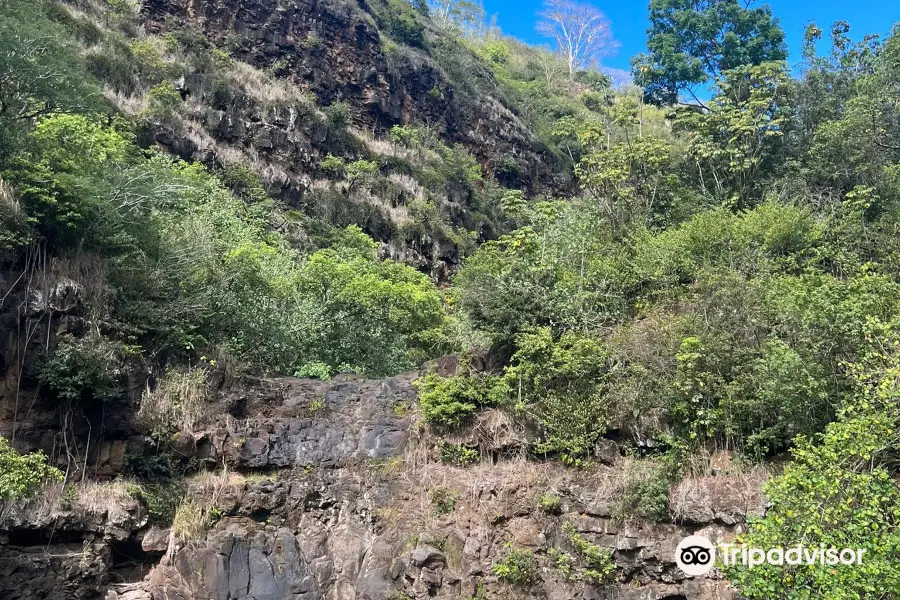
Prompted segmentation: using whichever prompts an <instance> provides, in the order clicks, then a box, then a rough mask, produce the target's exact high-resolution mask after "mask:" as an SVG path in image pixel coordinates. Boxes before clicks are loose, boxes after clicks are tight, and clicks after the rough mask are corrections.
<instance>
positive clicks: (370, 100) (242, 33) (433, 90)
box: [143, 0, 551, 185]
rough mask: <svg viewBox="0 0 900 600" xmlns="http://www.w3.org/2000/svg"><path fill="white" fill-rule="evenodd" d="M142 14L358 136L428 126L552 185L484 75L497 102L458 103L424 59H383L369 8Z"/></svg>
mask: <svg viewBox="0 0 900 600" xmlns="http://www.w3.org/2000/svg"><path fill="white" fill-rule="evenodd" d="M143 14H144V15H145V17H146V19H147V27H148V28H149V29H150V30H151V31H157V32H159V31H164V30H165V29H166V28H167V27H168V26H170V25H173V24H178V25H179V26H180V25H183V24H184V23H185V22H186V23H187V24H190V25H194V26H196V27H199V28H200V29H201V30H202V31H203V33H204V35H205V36H206V37H207V38H208V39H210V40H213V41H214V42H215V43H216V44H217V45H219V46H220V47H230V51H231V53H232V54H233V55H234V56H235V57H236V58H238V59H240V60H242V61H245V62H248V63H250V64H253V65H254V66H256V67H259V68H264V69H270V70H273V71H274V72H276V73H277V74H278V75H279V76H280V77H283V78H286V79H289V80H290V81H291V82H293V83H296V84H299V85H300V86H302V87H303V88H304V89H308V90H310V91H311V92H312V93H313V94H315V96H316V98H317V100H318V102H319V104H322V105H329V104H332V103H333V102H336V101H346V102H348V103H349V104H350V106H351V107H352V108H353V110H354V113H355V117H356V119H357V122H358V124H359V125H360V128H361V129H364V130H365V129H369V130H371V129H373V128H375V129H382V130H383V129H384V128H389V127H390V126H391V125H396V124H406V123H411V122H414V123H420V124H427V125H428V126H430V127H432V128H434V129H435V130H436V131H437V132H438V133H439V134H440V135H441V136H442V137H444V138H445V139H446V140H447V141H448V142H460V143H463V144H465V145H466V146H467V147H468V148H469V149H470V150H471V151H472V152H473V153H474V154H475V155H476V156H478V157H479V158H480V159H481V160H482V163H483V164H484V166H485V167H487V170H488V171H489V172H491V171H493V169H494V168H495V167H496V166H497V165H498V164H500V162H501V160H502V159H507V160H514V161H516V162H518V163H519V164H520V165H521V172H522V173H523V174H524V178H525V180H524V181H523V183H525V184H526V185H533V184H539V183H542V182H543V183H547V181H548V179H549V177H550V175H551V173H550V171H549V168H550V165H549V163H548V155H547V151H546V149H544V148H542V147H541V146H540V144H539V143H538V142H537V140H536V138H535V137H534V135H533V134H532V133H531V132H530V131H529V130H528V129H527V127H526V126H525V125H524V124H523V123H522V122H520V121H519V119H518V118H517V116H516V115H515V113H514V112H513V111H512V110H511V109H510V107H508V106H505V105H504V103H503V102H502V100H499V98H502V94H501V93H500V92H499V90H498V89H497V88H496V86H493V85H490V81H491V80H492V76H491V75H490V73H489V72H487V70H485V69H483V68H481V69H479V70H480V72H479V73H469V74H468V75H469V76H470V77H472V78H475V77H478V78H479V79H480V80H482V81H485V82H488V87H489V89H488V91H489V92H493V93H479V94H477V95H473V94H466V96H467V97H466V98H465V102H464V103H463V102H461V101H460V94H461V92H460V90H457V89H456V87H455V86H454V84H453V82H452V81H451V80H450V78H449V77H448V76H447V74H446V73H445V72H444V71H443V70H442V69H441V68H440V66H438V64H436V63H435V62H434V61H433V60H432V59H431V58H430V57H429V56H428V55H427V53H425V52H420V51H414V50H412V49H409V48H405V47H396V45H395V47H393V49H391V50H390V51H389V50H386V48H385V44H384V41H383V39H382V36H381V34H380V33H379V29H378V27H377V25H376V17H375V15H374V14H373V12H372V10H371V8H370V7H369V5H368V4H367V3H366V2H364V1H360V2H358V3H357V2H351V1H336V0H324V1H323V0H147V1H146V2H144V4H143ZM230 118H233V115H230ZM238 118H240V116H239V117H238Z"/></svg>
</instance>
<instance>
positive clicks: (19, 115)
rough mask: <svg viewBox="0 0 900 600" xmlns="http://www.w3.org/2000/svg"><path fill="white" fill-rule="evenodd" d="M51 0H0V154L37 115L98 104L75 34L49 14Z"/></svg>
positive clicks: (98, 96) (96, 89)
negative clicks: (73, 38) (15, 135)
mask: <svg viewBox="0 0 900 600" xmlns="http://www.w3.org/2000/svg"><path fill="white" fill-rule="evenodd" d="M50 7H51V2H50V1H49V0H34V1H32V0H2V1H0V14H2V15H3V19H2V21H0V158H2V157H3V151H4V149H5V147H6V146H8V144H9V143H11V141H12V140H11V139H10V137H9V136H10V135H12V134H14V133H15V131H16V130H18V129H20V128H21V127H22V126H23V125H24V123H26V122H27V121H29V120H31V119H34V118H36V117H40V116H44V115H49V114H53V113H57V112H64V111H72V110H84V109H87V108H96V107H97V106H99V98H100V92H99V88H98V86H97V85H96V84H95V83H94V82H93V81H92V79H91V78H89V77H86V73H85V69H84V65H83V63H82V59H81V53H80V52H79V51H78V49H77V47H76V46H75V45H74V44H73V42H72V37H71V36H70V34H69V33H68V32H67V31H66V30H65V29H64V28H63V27H62V26H61V25H59V24H58V23H56V22H54V21H52V20H50V19H49V18H48V11H49V9H50Z"/></svg>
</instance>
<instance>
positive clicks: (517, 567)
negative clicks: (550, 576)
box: [491, 543, 537, 587]
mask: <svg viewBox="0 0 900 600" xmlns="http://www.w3.org/2000/svg"><path fill="white" fill-rule="evenodd" d="M505 548H506V550H505V552H504V554H503V556H502V557H501V558H500V560H498V561H497V562H496V563H494V566H492V567H491V571H492V572H493V573H494V575H496V576H497V577H499V578H500V579H502V580H503V581H506V582H507V583H512V584H514V585H520V586H523V587H524V586H529V585H532V584H534V582H535V580H536V578H537V560H536V559H535V558H534V554H532V553H531V552H530V551H528V550H516V549H514V548H513V547H512V544H509V543H507V544H506V547H505Z"/></svg>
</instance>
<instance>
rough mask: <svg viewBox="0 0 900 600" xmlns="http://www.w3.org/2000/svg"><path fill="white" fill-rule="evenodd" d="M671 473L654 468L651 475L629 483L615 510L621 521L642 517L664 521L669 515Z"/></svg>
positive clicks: (651, 469) (662, 468)
mask: <svg viewBox="0 0 900 600" xmlns="http://www.w3.org/2000/svg"><path fill="white" fill-rule="evenodd" d="M670 483H671V473H669V472H667V470H666V469H665V468H664V467H656V466H652V467H651V468H650V471H649V473H645V474H641V475H639V476H637V477H635V478H634V479H632V480H631V481H629V482H628V483H627V484H626V486H625V489H624V490H622V493H621V495H620V497H619V499H618V501H617V505H616V508H615V510H614V513H615V515H616V516H617V517H618V518H620V519H627V518H629V517H640V518H642V519H649V520H651V521H663V520H665V519H666V518H667V517H668V515H669V484H670Z"/></svg>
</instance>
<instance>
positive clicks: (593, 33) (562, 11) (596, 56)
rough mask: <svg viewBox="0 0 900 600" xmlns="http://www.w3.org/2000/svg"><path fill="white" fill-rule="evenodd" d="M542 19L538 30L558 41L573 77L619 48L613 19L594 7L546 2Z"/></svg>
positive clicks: (556, 0)
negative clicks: (614, 35)
mask: <svg viewBox="0 0 900 600" xmlns="http://www.w3.org/2000/svg"><path fill="white" fill-rule="evenodd" d="M540 16H541V20H540V22H539V23H538V25H537V30H538V32H539V33H542V34H544V35H546V36H547V37H551V38H553V39H555V40H556V46H557V49H558V50H559V52H560V53H561V54H562V55H563V57H564V58H565V60H566V64H567V65H568V67H569V77H573V76H574V75H575V73H576V72H577V71H579V70H581V69H584V68H585V67H588V66H589V65H590V64H591V63H593V62H595V61H599V60H600V59H601V58H602V57H604V56H608V55H609V54H612V53H613V52H614V51H615V49H616V47H617V46H618V43H617V42H616V40H615V38H613V35H612V27H611V26H610V23H609V19H607V18H606V15H604V14H603V13H602V12H600V11H599V10H598V9H597V8H595V7H593V6H591V5H590V4H581V3H578V2H573V1H571V0H545V2H544V10H543V11H541V14H540Z"/></svg>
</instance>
